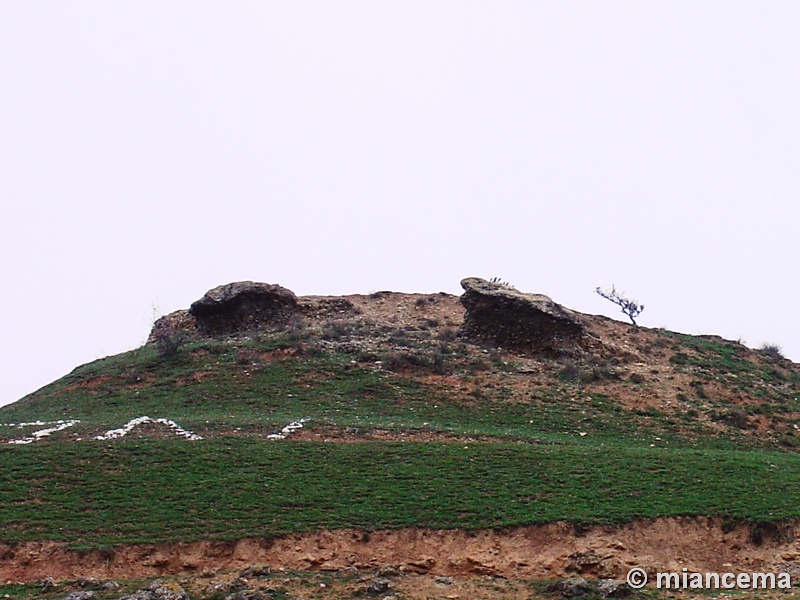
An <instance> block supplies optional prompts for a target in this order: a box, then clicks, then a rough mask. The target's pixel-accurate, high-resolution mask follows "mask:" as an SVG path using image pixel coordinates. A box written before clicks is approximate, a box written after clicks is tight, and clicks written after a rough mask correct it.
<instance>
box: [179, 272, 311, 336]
mask: <svg viewBox="0 0 800 600" xmlns="http://www.w3.org/2000/svg"><path fill="white" fill-rule="evenodd" d="M296 311H297V298H296V297H295V295H294V292H292V291H291V290H287V289H286V288H284V287H281V286H279V285H275V284H270V283H257V282H253V281H238V282H235V283H229V284H226V285H221V286H219V287H215V288H214V289H212V290H209V291H208V292H206V295H205V296H203V297H202V298H200V300H198V301H197V302H195V303H193V304H192V306H191V307H190V308H189V314H190V315H192V316H193V317H194V318H195V320H196V321H197V329H198V330H199V331H200V332H201V333H203V334H205V335H224V334H228V333H237V332H240V331H246V330H248V329H257V328H259V327H263V326H266V325H278V324H282V323H285V322H286V321H288V320H289V318H291V317H292V315H294V314H295V313H296Z"/></svg>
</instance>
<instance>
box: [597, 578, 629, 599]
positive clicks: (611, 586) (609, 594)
mask: <svg viewBox="0 0 800 600" xmlns="http://www.w3.org/2000/svg"><path fill="white" fill-rule="evenodd" d="M597 591H598V593H599V594H600V595H601V596H603V597H604V598H627V597H628V596H630V595H631V588H630V587H629V586H628V584H627V583H625V582H624V581H615V580H614V579H601V580H600V581H598V582H597Z"/></svg>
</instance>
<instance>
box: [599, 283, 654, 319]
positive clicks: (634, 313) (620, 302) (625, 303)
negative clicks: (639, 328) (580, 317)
mask: <svg viewBox="0 0 800 600" xmlns="http://www.w3.org/2000/svg"><path fill="white" fill-rule="evenodd" d="M595 292H597V293H598V294H600V295H601V296H602V297H603V298H605V299H606V300H609V301H611V302H613V303H614V304H616V305H617V306H619V307H620V308H621V309H622V312H623V313H624V314H626V315H628V318H629V319H630V320H631V323H633V324H634V325H636V317H638V316H639V315H640V314H641V313H642V311H643V310H644V304H639V303H638V302H636V300H630V299H628V298H626V297H625V296H623V295H622V294H619V293H618V292H617V290H616V289H615V287H614V286H613V285H612V286H611V291H610V292H607V291H604V290H601V289H600V288H599V287H598V288H597V289H595ZM624 293H625V292H623V294H624Z"/></svg>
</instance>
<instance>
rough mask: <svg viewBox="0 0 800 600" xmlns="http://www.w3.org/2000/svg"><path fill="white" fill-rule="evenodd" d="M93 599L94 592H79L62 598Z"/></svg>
mask: <svg viewBox="0 0 800 600" xmlns="http://www.w3.org/2000/svg"><path fill="white" fill-rule="evenodd" d="M93 598H94V592H90V591H80V592H72V593H71V594H67V595H66V596H64V599H63V600H92V599H93Z"/></svg>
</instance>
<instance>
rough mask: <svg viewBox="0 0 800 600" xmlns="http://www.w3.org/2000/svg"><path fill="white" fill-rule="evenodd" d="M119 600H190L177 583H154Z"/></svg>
mask: <svg viewBox="0 0 800 600" xmlns="http://www.w3.org/2000/svg"><path fill="white" fill-rule="evenodd" d="M119 600H189V596H188V595H187V594H186V592H185V591H183V588H182V587H181V586H179V585H178V584H177V583H174V582H168V583H164V582H162V581H153V582H152V583H151V584H150V585H149V586H148V587H147V588H144V589H141V590H139V591H138V592H136V593H135V594H132V595H130V596H123V597H122V598H120V599H119Z"/></svg>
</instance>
